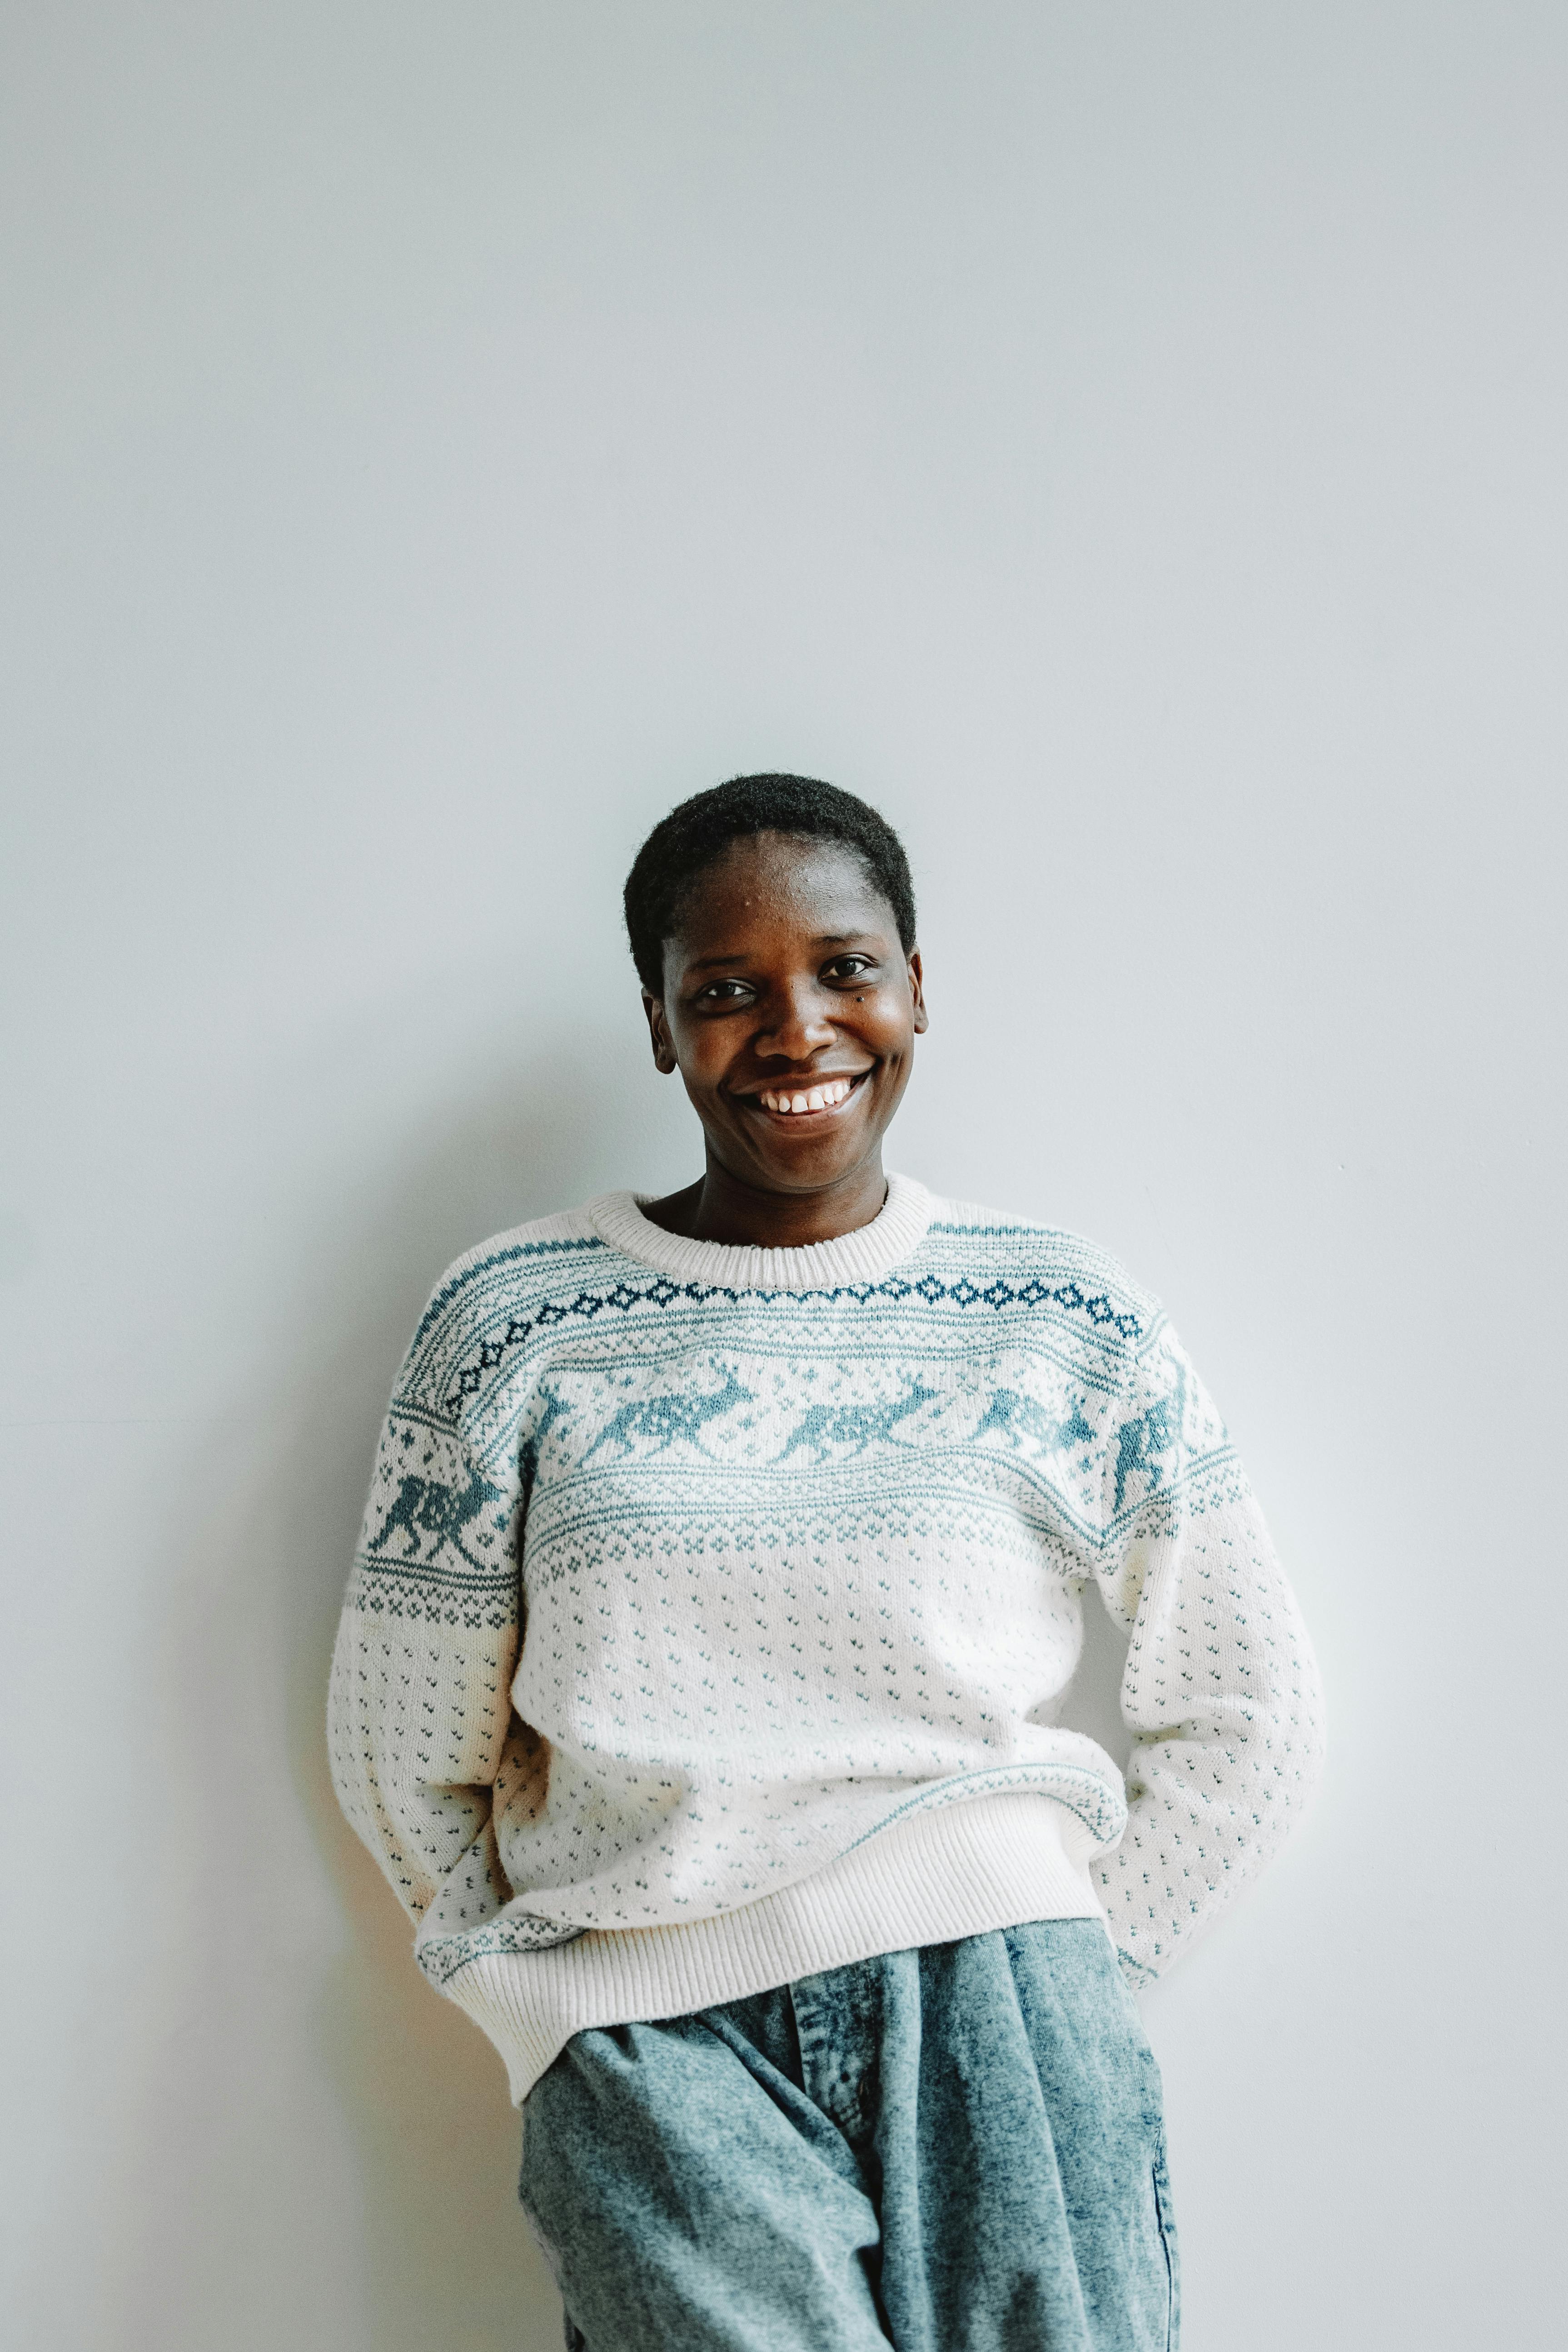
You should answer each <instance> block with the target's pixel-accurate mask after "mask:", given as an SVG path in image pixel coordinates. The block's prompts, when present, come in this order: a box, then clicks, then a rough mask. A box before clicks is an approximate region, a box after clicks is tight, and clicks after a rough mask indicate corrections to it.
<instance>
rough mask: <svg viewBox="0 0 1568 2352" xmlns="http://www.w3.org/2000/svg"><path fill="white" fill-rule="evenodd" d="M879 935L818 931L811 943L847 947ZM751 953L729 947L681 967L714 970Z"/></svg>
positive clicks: (823, 946) (687, 969) (684, 968)
mask: <svg viewBox="0 0 1568 2352" xmlns="http://www.w3.org/2000/svg"><path fill="white" fill-rule="evenodd" d="M879 937H880V933H879V932H877V931H818V933H817V935H816V938H815V939H814V940H813V941H812V943H811V944H812V946H813V947H814V948H846V947H848V946H850V945H851V944H852V943H853V941H855V940H875V939H878V938H879ZM750 953H751V950H750V949H749V948H729V949H727V950H725V951H724V953H723V954H721V955H710V956H699V957H698V958H697V961H695V962H694V963H689V964H685V965H683V966H682V967H681V968H682V970H683V971H714V970H715V969H716V968H717V967H718V966H719V965H720V964H725V963H744V962H745V961H746V958H747V956H748V955H749V954H750Z"/></svg>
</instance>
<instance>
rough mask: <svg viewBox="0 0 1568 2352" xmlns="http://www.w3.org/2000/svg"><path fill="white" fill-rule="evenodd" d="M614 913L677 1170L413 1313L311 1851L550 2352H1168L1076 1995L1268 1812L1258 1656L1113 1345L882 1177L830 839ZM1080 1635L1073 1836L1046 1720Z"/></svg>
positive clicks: (1168, 1406)
mask: <svg viewBox="0 0 1568 2352" xmlns="http://www.w3.org/2000/svg"><path fill="white" fill-rule="evenodd" d="M626 922H627V928H628V930H629V933H630V938H631V944H632V951H633V955H634V957H635V959H636V961H637V970H638V972H639V974H640V977H641V980H642V988H643V1004H644V1009H645V1011H646V1013H647V1022H648V1028H649V1031H650V1034H651V1038H652V1045H653V1055H654V1060H655V1063H656V1064H657V1066H658V1068H659V1069H660V1070H661V1071H663V1072H665V1073H666V1074H667V1075H668V1074H670V1073H673V1072H675V1071H677V1070H679V1073H680V1076H681V1078H682V1080H683V1082H684V1084H685V1087H686V1090H687V1093H688V1095H689V1097H690V1100H691V1103H692V1106H693V1108H694V1109H695V1110H696V1112H697V1115H698V1118H700V1121H701V1124H702V1129H703V1132H704V1136H705V1139H706V1147H707V1149H706V1165H705V1168H704V1172H703V1174H702V1176H701V1177H700V1179H699V1180H698V1181H696V1182H695V1183H693V1184H691V1185H689V1186H688V1187H687V1188H686V1190H685V1191H683V1192H676V1193H672V1194H671V1195H670V1196H669V1197H668V1198H667V1199H664V1200H658V1201H639V1200H637V1198H636V1197H634V1195H632V1194H631V1193H629V1192H616V1193H611V1194H609V1195H607V1196H605V1198H603V1199H601V1200H597V1201H594V1202H590V1203H589V1204H588V1206H587V1207H586V1208H584V1209H578V1210H574V1211H571V1212H569V1213H565V1214H563V1215H559V1216H553V1217H547V1218H544V1219H542V1220H541V1221H540V1222H538V1223H533V1224H529V1225H522V1226H520V1227H519V1228H518V1229H517V1230H516V1231H515V1232H513V1233H509V1234H501V1235H500V1236H499V1237H498V1238H497V1239H496V1240H494V1241H491V1242H487V1243H486V1244H483V1245H482V1246H481V1247H480V1248H479V1249H476V1250H473V1251H471V1252H470V1253H469V1255H468V1256H466V1257H464V1258H461V1259H459V1260H458V1264H457V1265H455V1266H454V1267H453V1268H452V1269H451V1271H450V1273H448V1274H447V1276H446V1278H445V1279H444V1280H443V1282H442V1283H441V1285H440V1286H439V1288H438V1289H437V1292H436V1294H435V1296H434V1297H433V1298H432V1300H431V1302H430V1305H429V1307H428V1308H427V1309H426V1314H425V1318H424V1320H423V1321H422V1322H421V1324H420V1326H419V1328H418V1330H417V1331H416V1334H415V1337H414V1340H413V1343H412V1346H411V1347H410V1349H409V1352H408V1356H407V1359H406V1360H405V1365H404V1368H403V1370H402V1372H401V1374H400V1376H399V1379H398V1382H397V1388H396V1391H395V1396H394V1399H393V1403H392V1408H391V1411H390V1412H389V1414H388V1418H387V1423H386V1428H385V1432H384V1436H383V1439H382V1443H381V1449H380V1454H379V1457H378V1460H377V1465H376V1471H375V1479H374V1486H373V1488H372V1493H371V1498H370V1504H369V1507H368V1509H367V1512H366V1517H365V1526H364V1535H363V1544H362V1548H361V1550H360V1553H359V1557H358V1559H357V1562H356V1566H355V1570H354V1574H353V1582H352V1584H351V1587H350V1591H349V1595H348V1601H347V1604H346V1606H345V1609H344V1612H343V1620H342V1631H341V1633H340V1636H339V1642H338V1647H337V1654H336V1659H335V1664H334V1672H333V1683H332V1697H331V1745H332V1758H333V1769H334V1777H335V1780H336V1783H337V1786H338V1790H339V1792H340V1795H341V1796H342V1801H343V1804H344V1806H345V1808H346V1810H347V1811H348V1813H349V1816H350V1818H351V1820H352V1821H353V1822H354V1825H355V1827H356V1828H357V1829H358V1830H359V1832H360V1833H361V1835H362V1836H363V1838H364V1839H365V1841H366V1843H368V1844H369V1845H370V1847H371V1849H372V1851H373V1852H374V1853H375V1854H376V1855H377V1857H378V1858H379V1860H380V1861H381V1863H382V1864H383V1867H384V1869H385V1871H386V1873H387V1874H388V1876H389V1877H390V1878H391V1879H392V1881H393V1884H394V1885H395V1887H396V1888H397V1891H398V1893H399V1895H400V1896H401V1897H402V1899H403V1901H404V1902H405V1905H406V1906H407V1907H408V1909H409V1910H410V1912H411V1913H412V1914H413V1916H414V1917H415V1918H416V1920H417V1922H418V1934H417V1937H416V1953H417V1955H418V1958H419V1960H420V1962H421V1965H422V1966H423V1967H424V1969H425V1970H426V1974H427V1975H428V1976H429V1977H430V1979H431V1980H432V1981H433V1982H434V1983H436V1984H437V1985H438V1986H439V1987H440V1988H441V1990H443V1991H445V1992H446V1993H447V1994H448V1995H449V1996H450V1997H451V1999H453V2000H456V2001H457V2002H458V2005H459V2006H460V2007H461V2008H463V2009H465V2010H466V2011H468V2014H469V2016H470V2017H472V2018H474V2019H475V2020H476V2021H478V2022H479V2024H480V2025H482V2026H483V2027H484V2029H485V2031H486V2032H488V2033H489V2035H490V2036H491V2038H492V2040H493V2041H494V2042H496V2043H497V2045H498V2047H499V2048H500V2050H501V2051H502V2053H504V2055H505V2057H506V2060H507V2063H508V2066H509V2068H510V2075H511V2085H512V2092H513V2095H514V2097H515V2098H516V2099H518V2100H519V2101H521V2102H522V2103H523V2113H524V2118H525V2127H524V2153H523V2171H522V2190H521V2193H522V2198H523V2202H524V2205H525V2207H526V2209H527V2210H528V2212H529V2214H530V2216H531V2220H532V2221H533V2224H534V2226H535V2228H536V2230H537V2231H538V2232H539V2234H540V2236H541V2238H542V2242H543V2243H544V2246H545V2248H546V2250H547V2252H548V2253H549V2255H550V2258H551V2261H552V2265H553V2267H554V2269H555V2273H556V2275H557V2278H558V2280H559V2282H560V2285H561V2290H562V2294H563V2298H564V2301H565V2305H566V2309H567V2314H568V2328H567V2336H568V2343H569V2344H571V2345H584V2344H585V2345H586V2346H587V2347H589V2352H653V2347H661V2348H662V2347H669V2352H717V2348H718V2347H725V2352H861V2347H872V2346H883V2347H885V2346H886V2345H887V2343H888V2342H889V2340H890V2341H891V2342H892V2343H893V2344H895V2345H896V2346H898V2347H900V2352H1004V2347H1005V2352H1035V2347H1050V2352H1153V2347H1159V2352H1168V2347H1171V2346H1173V2344H1174V2343H1175V2340H1176V2327H1177V2285H1176V2269H1175V2242H1174V2234H1173V2226H1172V2221H1171V2207H1170V2193H1169V2188H1168V2184H1167V2180H1166V2176H1165V2167H1164V2157H1163V2128H1162V2120H1161V2105H1160V2086H1159V2077H1158V2073H1157V2070H1156V2068H1155V2065H1154V2062H1153V2058H1152V2054H1151V2053H1150V2050H1149V2047H1148V2044H1147V2042H1146V2041H1145V2039H1144V2037H1143V2034H1142V2030H1141V2027H1140V2025H1139V2021H1138V2018H1137V2013H1136V2011H1135V2009H1134V2007H1133V2004H1132V2001H1131V1998H1130V1995H1129V1990H1128V1988H1129V1987H1130V1986H1131V1988H1133V1989H1134V1990H1135V1989H1136V1988H1137V1987H1138V1986H1139V1985H1141V1984H1143V1983H1146V1982H1148V1981H1149V1980H1150V1979H1152V1977H1154V1976H1156V1975H1158V1974H1160V1973H1161V1972H1163V1969H1165V1968H1166V1967H1168V1966H1169V1964H1170V1963H1171V1962H1172V1961H1173V1959H1174V1958H1176V1957H1177V1955H1178V1954H1179V1953H1180V1951H1181V1950H1182V1949H1183V1948H1184V1947H1185V1946H1186V1945H1187V1944H1188V1943H1189V1942H1190V1941H1191V1940H1192V1939H1193V1937H1194V1936H1195V1935H1196V1934H1197V1933H1198V1932H1199V1930H1200V1929H1201V1928H1202V1927H1205V1925H1206V1924H1207V1922H1208V1921H1209V1919H1210V1918H1211V1917H1212V1916H1213V1915H1214V1913H1215V1911H1216V1910H1217V1909H1218V1908H1219V1907H1220V1906H1221V1905H1222V1904H1223V1903H1224V1902H1225V1901H1226V1900H1227V1899H1228V1897H1229V1896H1230V1895H1232V1894H1233V1893H1234V1892H1235V1890H1236V1888H1237V1886H1238V1885H1240V1884H1241V1883H1242V1881H1243V1880H1244V1879H1246V1878H1247V1877H1249V1876H1250V1875H1251V1874H1253V1872H1254V1871H1256V1870H1257V1868H1258V1866H1259V1865H1260V1864H1262V1863H1263V1862H1264V1861H1265V1860H1266V1859H1267V1858H1268V1855H1269V1854H1270V1853H1272V1852H1273V1850H1274V1848H1275V1847H1276V1846H1277V1845H1278V1844H1279V1842H1280V1840H1281V1838H1282V1837H1283V1835H1284V1834H1285V1832H1286V1831H1287V1830H1288V1829H1289V1826H1290V1825H1291V1823H1292V1822H1293V1821H1294V1820H1295V1818H1296V1816H1297V1814H1298V1812H1299V1811H1300V1806H1301V1803H1302V1801H1303V1800H1304V1798H1305V1796H1306V1793H1307V1791H1308V1789H1309V1787H1310V1783H1311V1781H1312V1780H1313V1779H1314V1777H1315V1774H1316V1771H1317V1769H1318V1764H1319V1759H1320V1756H1321V1728H1320V1721H1321V1709H1320V1703H1319V1694H1318V1684H1317V1676H1316V1671H1315V1668H1314V1665H1313V1661H1312V1655H1311V1651H1310V1645H1309V1643H1308V1641H1307V1638H1306V1635H1305V1633H1304V1631H1303V1629H1302V1626H1301V1622H1300V1617H1299V1615H1298V1613H1297V1611H1296V1608H1295V1604H1294V1602H1293V1601H1292V1599H1291V1596H1290V1593H1289V1589H1288V1588H1287V1585H1286V1583H1285V1580H1284V1578H1283V1576H1282V1574H1281V1572H1280V1570H1279V1565H1278V1562H1277V1561H1276V1559H1275V1557H1274V1553H1273V1550H1272V1549H1271V1547H1270V1545H1269V1542H1268V1535H1267V1533H1266V1531H1265V1528H1264V1526H1263V1523H1262V1520H1261V1517H1260V1516H1259V1513H1258V1506H1257V1504H1256V1502H1255V1501H1254V1500H1253V1497H1252V1494H1251V1491H1250V1488H1249V1487H1248V1486H1247V1480H1246V1478H1245V1476H1244V1475H1243V1473H1242V1471H1241V1468H1240V1466H1239V1465H1238V1463H1237V1459H1236V1455H1235V1454H1234V1452H1233V1451H1232V1449H1231V1446H1230V1444H1229V1443H1228V1441H1227V1439H1226V1432H1225V1428H1224V1424H1223V1423H1221V1421H1220V1420H1219V1418H1218V1416H1217V1414H1216V1413H1215V1410H1214V1408H1213V1406H1212V1405H1211V1403H1210V1402H1209V1400H1208V1398H1207V1397H1206V1395H1205V1392H1204V1391H1203V1389H1202V1388H1201V1387H1200V1385H1199V1383H1198V1381H1197V1380H1196V1378H1195V1376H1194V1372H1193V1370H1192V1368H1191V1366H1190V1365H1189V1363H1188V1361H1187V1359H1186V1357H1185V1355H1184V1353H1183V1351H1182V1349H1181V1348H1180V1346H1179V1345H1178V1343H1177V1341H1176V1339H1175V1338H1174V1336H1173V1333H1172V1331H1171V1329H1170V1327H1169V1325H1168V1324H1167V1323H1165V1321H1164V1320H1163V1317H1162V1316H1161V1315H1160V1313H1159V1310H1158V1309H1157V1307H1155V1306H1154V1304H1153V1302H1152V1300H1151V1299H1149V1298H1148V1297H1146V1296H1145V1295H1144V1294H1143V1293H1142V1291H1140V1290H1139V1289H1137V1288H1136V1287H1135V1286H1133V1285H1132V1284H1131V1282H1130V1281H1129V1280H1128V1278H1127V1276H1125V1275H1124V1274H1123V1273H1122V1272H1121V1269H1120V1268H1119V1267H1118V1266H1117V1265H1114V1264H1113V1263H1112V1262H1111V1261H1110V1259H1108V1258H1106V1257H1105V1256H1104V1255H1102V1254H1101V1253H1100V1251H1098V1250H1096V1249H1093V1248H1092V1247H1090V1246H1089V1244H1086V1243H1083V1242H1081V1241H1078V1240H1075V1239H1074V1238H1072V1237H1071V1236H1070V1235H1068V1234H1061V1233H1058V1232H1055V1231H1053V1230H1051V1229H1050V1228H1048V1227H1045V1226H1040V1225H1037V1224H1031V1223H1026V1222H1025V1221H1022V1220H1020V1219H1017V1218H1012V1217H999V1216H994V1215H992V1214H990V1213H987V1212H985V1211H984V1210H978V1209H973V1208H965V1207H959V1206H955V1205H954V1204H953V1203H952V1202H944V1201H937V1200H933V1199H932V1198H931V1195H930V1194H928V1193H927V1192H925V1191H924V1190H923V1189H922V1188H921V1185H919V1184H918V1183H915V1182H913V1181H911V1180H910V1179H909V1178H906V1177H900V1176H898V1175H893V1176H891V1177H888V1176H885V1175H884V1173H883V1169H882V1157H881V1150H882V1138H883V1135H884V1133H885V1132H886V1129H887V1128H888V1125H889V1121H890V1120H891V1118H892V1117H893V1114H894V1112H895V1111H896V1110H897V1108H898V1106H899V1102H900V1098H901V1097H902V1095H903V1091H904V1088H905V1087H906V1086H907V1085H908V1083H909V1079H910V1070H911V1067H912V1058H913V1053H914V1043H915V1039H916V1037H917V1035H918V1034H920V1033H921V1031H922V1030H923V1029H924V1027H925V1025H926V1015H925V1008H924V1003H923V996H922V975H921V959H920V954H919V951H918V950H917V948H916V944H915V914H914V900H913V894H912V890H911V887H910V874H909V866H908V863H907V861H906V859H905V856H904V853H903V850H902V848H901V846H900V843H899V841H898V839H897V836H896V835H894V834H893V832H892V831H891V829H890V828H889V826H888V825H887V824H886V823H885V822H884V821H883V819H882V818H881V817H880V816H879V815H878V814H877V813H876V812H875V811H874V810H872V809H870V808H868V807H867V806H866V804H865V803H862V802H860V801H858V800H856V799H854V798H853V797H852V796H851V795H849V794H848V793H843V792H839V791H837V790H836V789H835V788H834V787H832V786H830V785H827V784H822V783H815V782H809V781H807V780H804V779H802V778H799V777H793V776H752V777H742V778H739V779H737V780H736V781H735V782H732V783H729V784H724V785H721V786H720V787H719V788H718V789H717V790H715V791H712V792H708V793H699V794H698V795H697V796H696V797H695V798H694V799H692V800H689V801H687V802H685V803H682V805H681V806H680V807H679V808H678V809H676V810H675V811H674V812H673V813H672V814H670V815H669V816H668V817H667V818H666V819H665V820H664V822H663V823H662V824H659V825H658V826H657V827H656V828H655V830H654V832H653V833H652V834H651V835H649V837H648V839H647V842H646V843H645V844H644V845H643V847H642V849H641V851H640V852H639V853H638V856H637V862H636V864H635V865H634V866H633V868H632V872H631V876H630V878H629V880H628V881H627V884H626ZM1090 1578H1092V1579H1093V1580H1095V1582H1096V1583H1097V1584H1098V1585H1099V1587H1100V1591H1101V1593H1102V1594H1103V1596H1104V1599H1105V1601H1106V1604H1107V1606H1108V1607H1109V1609H1110V1612H1111V1614H1112V1615H1113V1616H1114V1617H1115V1618H1116V1619H1117V1620H1118V1621H1119V1622H1121V1624H1122V1625H1124V1626H1126V1627H1127V1628H1128V1629H1129V1631H1130V1633H1131V1647H1130V1649H1129V1653H1128V1661H1127V1669H1126V1674H1125V1677H1124V1680H1123V1684H1122V1695H1121V1696H1122V1706H1123V1710H1124V1713H1125V1716H1126V1718H1127V1721H1128V1723H1129V1725H1130V1726H1131V1729H1132V1732H1133V1735H1134V1748H1133V1756H1132V1765H1131V1771H1130V1773H1129V1775H1128V1777H1127V1780H1126V1781H1125V1784H1124V1782H1123V1779H1122V1775H1121V1772H1120V1771H1119V1770H1118V1769H1116V1767H1115V1766H1114V1765H1113V1763H1112V1762H1111V1760H1110V1758H1109V1757H1108V1756H1107V1755H1106V1754H1105V1753H1104V1751H1103V1750H1102V1749H1101V1748H1099V1747H1097V1746H1096V1745H1095V1744H1094V1742H1093V1741H1091V1740H1089V1739H1087V1738H1083V1737H1082V1736H1081V1735H1079V1734H1077V1733H1074V1732H1071V1731H1067V1730H1063V1729H1061V1728H1059V1727H1058V1726H1057V1724H1056V1722H1055V1720H1054V1712H1055V1705H1056V1702H1057V1700H1058V1697H1059V1696H1060V1694H1061V1692H1062V1690H1063V1689H1064V1687H1065V1685H1067V1683H1068V1679H1069V1677H1070V1675H1071V1674H1072V1671H1073V1667H1074V1664H1075V1662H1076V1660H1077V1657H1078V1654H1079V1643H1080V1640H1081V1612H1080V1600H1079V1596H1080V1593H1081V1591H1082V1588H1083V1586H1084V1584H1085V1583H1086V1582H1087V1581H1088V1580H1089V1579H1090ZM1108 1927H1109V1930H1110V1932H1109V1933H1108V1932H1107V1928H1108Z"/></svg>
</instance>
